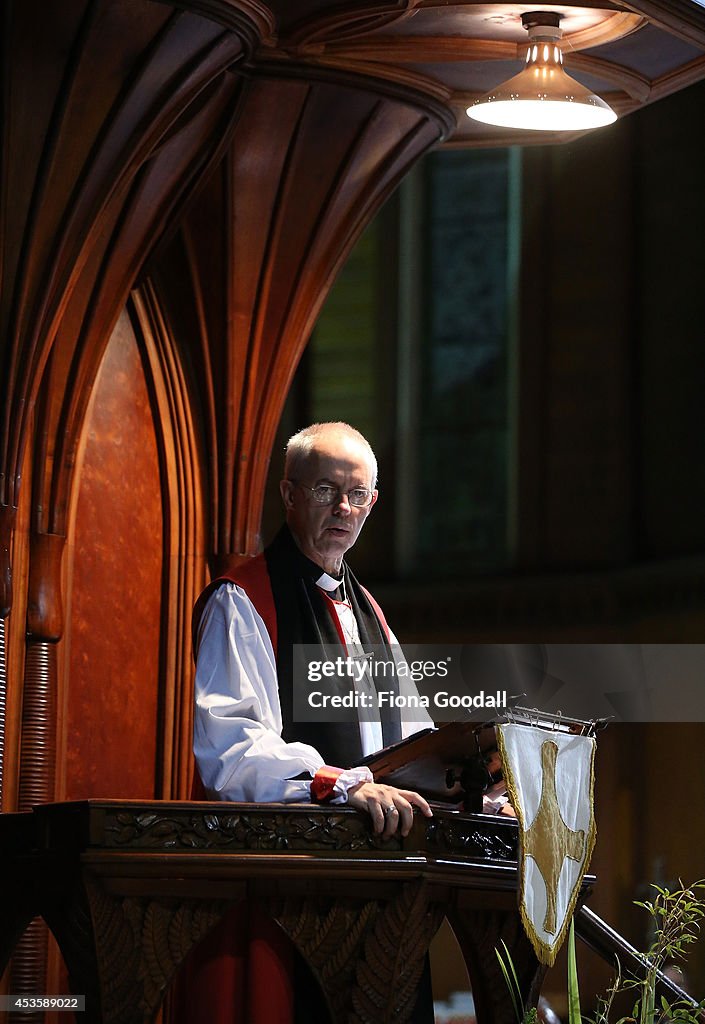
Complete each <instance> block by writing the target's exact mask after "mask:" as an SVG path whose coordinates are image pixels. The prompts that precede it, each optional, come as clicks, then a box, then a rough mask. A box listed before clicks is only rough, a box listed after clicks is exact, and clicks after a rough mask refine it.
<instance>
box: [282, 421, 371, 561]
mask: <svg viewBox="0 0 705 1024" xmlns="http://www.w3.org/2000/svg"><path fill="white" fill-rule="evenodd" d="M299 477H300V479H299V478H297V480H296V481H295V482H294V481H291V480H282V482H281V484H280V490H281V495H282V498H283V500H284V506H285V508H286V520H287V523H288V524H289V528H290V530H291V532H292V533H293V535H294V538H295V540H296V543H297V544H298V546H299V548H300V549H301V551H303V553H304V554H305V555H306V556H307V557H308V558H310V559H311V561H312V562H315V563H316V564H317V565H320V566H321V568H322V569H325V571H326V572H328V573H332V574H334V575H335V574H337V573H338V571H339V569H340V564H341V562H342V560H343V557H344V555H345V552H346V551H349V550H350V548H351V547H352V546H353V544H354V543H355V541H356V540H357V538H358V534H359V533H360V530H361V529H362V524H363V523H364V522H365V520H366V519H367V517H368V515H369V514H370V510H371V508H372V506H373V505H374V503H375V502H376V501H377V491H373V495H372V501H371V503H370V504H369V505H367V506H365V507H360V506H356V505H351V504H350V502H349V501H348V493H349V492H350V490H352V488H354V487H366V488H367V489H368V490H371V489H372V466H371V464H370V459H369V454H368V452H367V451H366V449H365V448H364V447H363V446H362V445H361V444H360V442H359V441H356V440H355V439H354V438H351V437H348V436H347V435H345V434H331V435H326V434H323V435H321V436H320V437H319V438H317V440H316V444H315V447H314V449H313V451H312V452H311V455H310V457H309V458H308V459H307V461H306V463H305V464H304V466H303V468H302V469H301V470H300V471H299ZM320 484H327V485H330V486H333V487H337V488H338V491H339V494H338V498H337V500H336V501H335V502H334V503H333V504H332V505H319V504H317V503H316V501H315V500H314V497H313V495H312V494H311V491H310V490H308V489H307V488H311V487H317V486H318V485H320Z"/></svg>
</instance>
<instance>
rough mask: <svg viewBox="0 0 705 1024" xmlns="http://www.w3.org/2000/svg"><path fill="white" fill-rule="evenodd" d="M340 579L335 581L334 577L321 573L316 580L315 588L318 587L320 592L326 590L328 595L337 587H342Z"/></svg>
mask: <svg viewBox="0 0 705 1024" xmlns="http://www.w3.org/2000/svg"><path fill="white" fill-rule="evenodd" d="M342 584H343V580H342V578H341V579H339V580H336V579H335V577H334V576H329V575H328V573H327V572H324V573H322V574H321V575H320V576H319V577H318V579H317V580H316V586H317V587H320V588H321V590H326V591H328V593H332V592H333V591H334V590H337V589H338V587H340V586H342Z"/></svg>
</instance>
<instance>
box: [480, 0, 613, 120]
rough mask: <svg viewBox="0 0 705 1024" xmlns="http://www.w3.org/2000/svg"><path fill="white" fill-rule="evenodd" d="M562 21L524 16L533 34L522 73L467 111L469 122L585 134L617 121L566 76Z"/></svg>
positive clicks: (538, 14)
mask: <svg viewBox="0 0 705 1024" xmlns="http://www.w3.org/2000/svg"><path fill="white" fill-rule="evenodd" d="M560 18H561V16H560V14H556V13H554V12H552V11H532V12H531V13H529V14H522V16H521V20H522V24H523V25H524V28H525V29H527V31H528V33H529V45H528V49H527V52H526V64H525V67H524V69H523V71H520V72H519V74H518V75H515V76H514V78H510V79H509V81H508V82H505V83H504V84H503V85H500V86H498V87H497V88H496V89H493V90H492V91H491V92H489V93H488V94H487V95H486V96H484V97H483V98H482V99H480V100H477V101H476V102H475V103H473V104H472V106H470V107H468V109H467V113H468V117H472V118H473V119H474V120H475V121H484V122H485V124H494V125H498V126H500V127H502V128H528V129H532V130H534V131H545V132H556V131H559V132H567V131H585V129H587V128H602V127H604V126H605V125H608V124H612V122H613V121H616V119H617V115H616V114H615V112H614V111H613V110H612V108H611V107H610V106H609V105H608V104H607V103H605V101H604V100H602V99H600V97H599V96H596V95H595V93H593V92H590V90H589V89H586V88H585V87H584V86H583V85H580V83H579V82H576V81H575V79H574V78H571V77H570V75H568V74H567V73H566V71H565V70H564V68H563V50H562V47H561V36H562V32H561V28H560Z"/></svg>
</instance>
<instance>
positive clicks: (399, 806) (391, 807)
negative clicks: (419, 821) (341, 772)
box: [348, 782, 433, 839]
mask: <svg viewBox="0 0 705 1024" xmlns="http://www.w3.org/2000/svg"><path fill="white" fill-rule="evenodd" d="M348 804H349V805H350V807H354V808H355V809H356V810H358V811H368V812H369V814H370V817H371V818H372V828H373V830H374V832H375V833H377V835H379V834H381V835H382V839H389V838H390V836H393V835H394V833H395V832H396V831H397V829H399V831H400V832H401V834H402V835H403V836H408V834H409V832H410V831H411V825H412V823H413V820H414V807H418V809H419V810H420V811H421V813H422V814H425V815H426V817H427V818H432V817H433V811H432V810H431V808H430V807H429V806H428V803H427V802H426V801H425V800H424V798H423V797H422V796H419V794H418V793H413V792H412V791H411V790H410V789H395V788H394V786H382V785H379V784H378V783H376V782H360V783H359V784H358V785H357V786H353V787H352V789H349V790H348Z"/></svg>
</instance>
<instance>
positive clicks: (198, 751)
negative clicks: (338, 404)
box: [194, 423, 433, 838]
mask: <svg viewBox="0 0 705 1024" xmlns="http://www.w3.org/2000/svg"><path fill="white" fill-rule="evenodd" d="M376 482H377V463H376V460H375V457H374V454H373V452H372V449H371V448H370V445H369V444H368V442H367V441H366V440H365V438H364V437H363V436H362V434H360V433H359V432H358V431H357V430H355V429H354V428H353V427H350V426H348V425H347V424H346V423H322V424H314V425H313V426H310V427H307V428H306V429H305V430H302V431H300V432H299V433H298V434H296V435H295V436H294V437H292V438H291V440H290V441H289V444H288V446H287V452H286V464H285V478H284V480H282V481H281V484H280V490H281V495H282V499H283V502H284V507H285V510H286V525H285V526H284V527H282V529H281V531H280V532H279V534H278V535H277V537H276V538H275V540H274V542H273V543H272V544H271V545H270V546H269V547H268V548H267V549H266V550H265V552H264V553H263V554H262V555H260V556H258V557H257V558H255V559H253V560H252V561H251V562H249V563H248V564H246V565H245V566H244V567H241V568H240V569H238V570H236V571H235V572H234V573H232V574H229V575H226V576H223V577H220V578H219V579H218V580H215V581H214V582H213V583H212V584H211V585H210V587H208V588H207V590H206V591H205V592H204V594H203V595H202V596H201V598H200V599H199V602H198V604H197V605H196V609H195V612H194V627H195V633H194V646H195V650H196V651H197V668H196V718H195V728H194V750H195V755H196V761H197V764H198V770H199V773H200V776H201V779H202V781H203V784H204V786H205V788H206V790H207V792H208V793H209V794H210V795H212V796H216V797H218V798H220V799H223V800H237V801H256V802H262V801H265V802H268V801H280V800H283V801H302V800H304V801H305V800H309V799H311V800H316V801H326V800H327V801H331V802H334V803H347V804H349V805H350V806H351V807H356V808H358V809H359V810H364V811H367V812H368V813H369V814H370V815H371V818H372V824H373V828H374V831H375V832H377V833H381V834H382V835H383V836H384V837H385V838H386V837H389V836H391V835H392V834H393V833H394V832H395V831H396V830H397V829H399V830H400V831H401V833H402V835H407V834H408V832H409V830H410V828H411V824H412V819H413V813H414V808H417V809H418V810H419V811H420V812H421V813H422V814H425V815H427V816H430V815H431V813H432V812H431V809H430V808H429V806H428V804H427V802H426V801H425V800H424V799H423V797H421V796H420V795H419V794H417V793H413V792H410V791H406V790H399V789H395V788H393V787H391V786H384V785H378V784H376V783H375V782H374V781H373V779H372V776H371V774H370V772H369V770H368V769H366V768H350V765H352V764H355V763H356V762H357V761H359V760H360V759H361V758H362V757H363V756H365V755H367V754H370V753H372V752H373V751H375V750H378V749H379V748H381V747H382V746H386V745H388V744H389V743H390V742H394V741H396V740H399V739H402V738H404V737H405V736H407V735H410V734H412V733H413V732H416V731H417V730H419V729H422V728H426V727H428V726H430V725H432V724H433V723H432V721H431V720H430V719H429V718H427V717H426V718H424V719H421V720H419V721H416V722H400V721H399V719H398V713H397V716H396V717H389V718H387V719H385V720H383V721H376V722H375V721H360V722H358V723H357V725H355V724H348V723H341V724H333V723H330V724H325V723H323V724H322V723H296V722H294V721H293V704H292V701H293V698H292V693H293V679H292V667H291V651H292V645H293V644H308V645H317V646H318V647H319V648H320V649H321V651H322V652H327V654H328V655H330V652H331V650H336V651H337V652H338V653H339V652H340V651H341V650H346V651H347V652H348V653H350V652H354V651H355V650H360V649H362V648H365V647H366V646H367V645H369V644H374V645H382V646H388V645H392V644H396V640H395V638H394V636H393V635H392V634H391V633H390V631H389V629H388V627H387V625H386V622H385V620H384V616H383V614H382V612H381V610H380V608H379V606H378V605H377V604H376V602H375V601H374V599H373V598H372V596H371V595H370V594H369V593H368V592H367V591H366V590H365V589H364V587H362V586H360V584H359V583H358V582H357V580H356V579H355V577H354V575H353V574H352V572H351V571H350V570H349V568H348V567H347V565H346V564H345V562H344V557H345V555H346V553H347V552H348V551H349V550H350V548H352V546H353V545H354V544H355V541H356V540H357V538H358V536H359V534H360V530H361V529H362V527H363V525H364V523H365V520H366V519H367V517H368V516H369V514H370V512H371V511H372V509H373V507H374V505H375V503H376V501H377V490H376ZM361 645H362V648H361Z"/></svg>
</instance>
